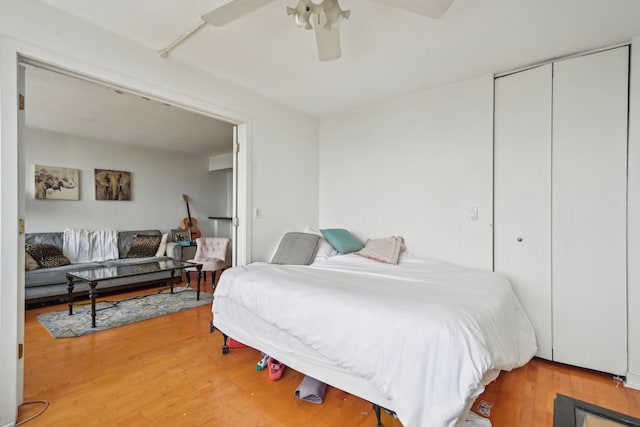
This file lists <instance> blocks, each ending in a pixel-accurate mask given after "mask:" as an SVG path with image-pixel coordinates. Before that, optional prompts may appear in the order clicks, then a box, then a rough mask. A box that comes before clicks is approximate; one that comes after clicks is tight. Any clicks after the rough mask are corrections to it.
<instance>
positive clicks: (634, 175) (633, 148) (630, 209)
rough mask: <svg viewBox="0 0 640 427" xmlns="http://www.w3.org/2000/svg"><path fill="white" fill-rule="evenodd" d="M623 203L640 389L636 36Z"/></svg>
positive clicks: (639, 51)
mask: <svg viewBox="0 0 640 427" xmlns="http://www.w3.org/2000/svg"><path fill="white" fill-rule="evenodd" d="M628 168H629V171H628V180H629V185H628V204H627V218H628V219H627V222H628V229H627V237H628V238H627V242H628V243H627V244H628V249H627V266H628V267H627V271H628V275H627V298H628V316H629V318H628V336H629V344H628V345H629V347H628V348H629V372H628V374H627V384H628V385H629V386H631V387H634V388H637V389H640V262H639V260H640V36H639V37H635V38H634V39H633V40H632V44H631V81H630V96H629V166H628Z"/></svg>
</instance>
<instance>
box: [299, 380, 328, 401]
mask: <svg viewBox="0 0 640 427" xmlns="http://www.w3.org/2000/svg"><path fill="white" fill-rule="evenodd" d="M325 391H327V385H326V384H325V383H323V382H322V381H318V380H317V379H315V378H312V377H310V376H308V375H305V377H304V378H303V379H302V382H301V383H300V385H299V386H298V388H297V389H296V392H295V395H296V397H297V398H298V399H301V400H304V401H306V402H311V403H317V404H320V403H322V399H324V393H325Z"/></svg>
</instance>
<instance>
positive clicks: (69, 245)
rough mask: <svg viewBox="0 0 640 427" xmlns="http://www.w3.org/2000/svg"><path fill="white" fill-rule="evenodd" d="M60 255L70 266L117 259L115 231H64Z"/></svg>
mask: <svg viewBox="0 0 640 427" xmlns="http://www.w3.org/2000/svg"><path fill="white" fill-rule="evenodd" d="M62 253H63V254H64V255H65V256H66V257H67V258H69V261H71V263H72V264H77V263H81V262H100V261H107V260H111V259H118V258H119V255H118V233H117V232H116V231H115V230H80V229H67V230H64V236H63V242H62Z"/></svg>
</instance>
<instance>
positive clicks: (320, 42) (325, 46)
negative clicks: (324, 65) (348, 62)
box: [314, 26, 342, 61]
mask: <svg viewBox="0 0 640 427" xmlns="http://www.w3.org/2000/svg"><path fill="white" fill-rule="evenodd" d="M314 30H315V32H316V45H317V46H318V57H319V58H320V61H331V60H334V59H338V58H340V55H342V50H341V49H340V29H339V28H338V27H335V28H333V29H331V30H325V29H324V28H321V27H320V26H316V27H315V28H314Z"/></svg>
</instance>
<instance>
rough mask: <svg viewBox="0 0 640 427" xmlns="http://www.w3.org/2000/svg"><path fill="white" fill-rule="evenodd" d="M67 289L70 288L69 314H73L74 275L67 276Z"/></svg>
mask: <svg viewBox="0 0 640 427" xmlns="http://www.w3.org/2000/svg"><path fill="white" fill-rule="evenodd" d="M67 289H68V290H69V316H71V315H72V314H73V277H71V276H67Z"/></svg>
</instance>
